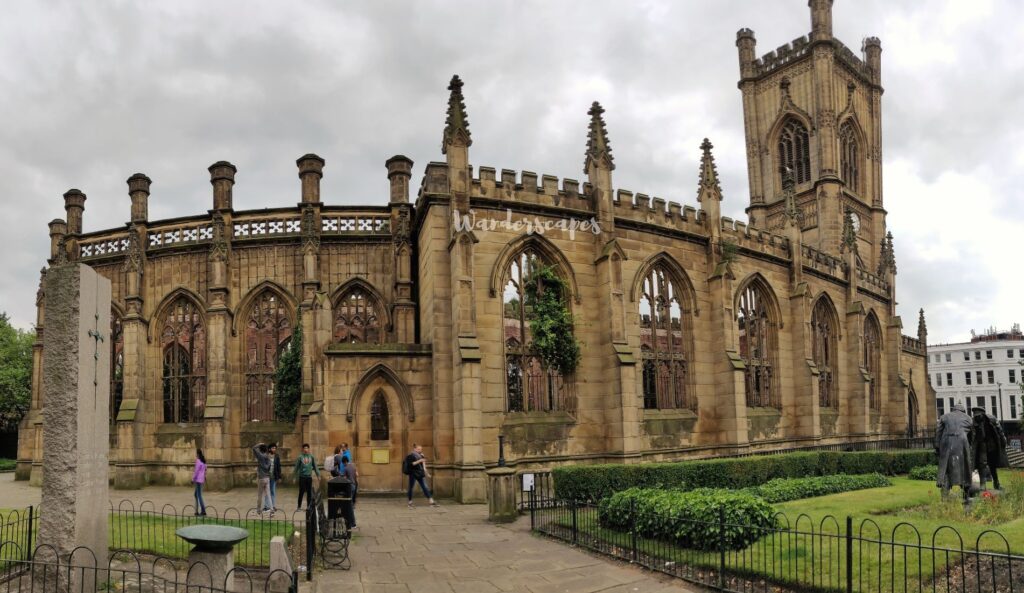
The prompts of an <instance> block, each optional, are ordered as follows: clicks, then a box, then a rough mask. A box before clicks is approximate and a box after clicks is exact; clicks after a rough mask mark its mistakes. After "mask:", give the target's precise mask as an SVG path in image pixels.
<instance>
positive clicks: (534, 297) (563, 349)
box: [523, 266, 580, 376]
mask: <svg viewBox="0 0 1024 593" xmlns="http://www.w3.org/2000/svg"><path fill="white" fill-rule="evenodd" d="M524 289H525V290H524V291H523V292H524V294H525V297H526V302H525V303H524V304H525V305H526V315H527V318H528V319H529V320H530V330H531V333H532V335H533V341H532V342H531V345H530V346H531V349H532V350H534V351H535V352H537V354H538V355H540V357H541V360H543V361H544V366H546V367H547V368H553V369H556V370H558V372H559V373H561V374H562V375H563V376H564V375H569V374H571V373H572V372H573V371H575V370H576V366H577V365H579V362H580V345H579V342H577V341H576V338H575V336H574V335H573V319H572V314H571V313H570V312H569V306H568V303H567V302H566V295H567V294H568V292H569V291H568V287H567V285H566V283H565V280H563V279H562V278H561V277H560V276H559V275H558V274H556V273H555V271H554V269H553V268H552V267H550V266H538V267H537V268H535V269H534V270H533V272H532V273H531V274H530V276H529V277H528V278H527V279H526V283H525V285H524Z"/></svg>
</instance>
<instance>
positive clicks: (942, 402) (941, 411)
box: [935, 397, 946, 417]
mask: <svg viewBox="0 0 1024 593" xmlns="http://www.w3.org/2000/svg"><path fill="white" fill-rule="evenodd" d="M935 404H936V407H937V408H938V412H939V416H940V417H941V416H942V415H943V414H945V413H946V402H945V400H943V399H942V398H941V397H940V398H939V399H937V400H936V401H935Z"/></svg>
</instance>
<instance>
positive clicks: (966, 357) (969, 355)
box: [964, 352, 971, 360]
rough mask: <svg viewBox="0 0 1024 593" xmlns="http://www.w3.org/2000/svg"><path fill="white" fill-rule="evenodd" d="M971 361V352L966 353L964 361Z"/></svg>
mask: <svg viewBox="0 0 1024 593" xmlns="http://www.w3.org/2000/svg"><path fill="white" fill-rule="evenodd" d="M970 359H971V353H970V352H964V360H970Z"/></svg>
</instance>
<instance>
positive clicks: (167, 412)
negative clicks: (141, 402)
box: [160, 296, 206, 423]
mask: <svg viewBox="0 0 1024 593" xmlns="http://www.w3.org/2000/svg"><path fill="white" fill-rule="evenodd" d="M162 327H163V329H162V330H161V332H160V349H161V351H162V352H163V399H164V422H171V423H174V422H197V421H199V420H201V419H202V418H203V411H204V409H205V407H206V327H205V325H204V323H203V317H202V315H201V314H200V313H199V309H198V308H197V307H196V306H195V303H193V302H192V301H191V300H190V299H188V298H187V297H184V296H180V297H178V299H177V300H176V301H174V303H173V305H172V306H171V307H170V308H169V309H168V310H167V313H166V314H165V315H164V319H163V320H162Z"/></svg>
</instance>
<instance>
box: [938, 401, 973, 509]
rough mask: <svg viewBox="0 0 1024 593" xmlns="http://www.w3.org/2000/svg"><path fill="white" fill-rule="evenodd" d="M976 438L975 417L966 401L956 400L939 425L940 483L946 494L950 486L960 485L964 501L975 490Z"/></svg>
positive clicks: (943, 493) (939, 485)
mask: <svg viewBox="0 0 1024 593" xmlns="http://www.w3.org/2000/svg"><path fill="white" fill-rule="evenodd" d="M973 442H974V421H973V420H971V417H970V416H968V415H967V412H966V411H965V410H964V405H963V404H961V403H956V404H953V409H951V410H950V411H949V412H947V413H946V414H943V415H942V418H939V425H938V427H936V429H935V451H936V453H938V455H939V473H938V477H937V479H936V485H937V486H938V487H939V488H941V489H942V496H943V498H945V497H946V496H948V495H949V489H950V488H952V487H953V486H960V489H961V490H962V491H963V495H964V504H966V503H967V500H968V498H969V496H970V492H971V474H972V473H973V471H974V468H973V467H972V466H973V463H972V461H973V457H972V455H971V444H972V443H973Z"/></svg>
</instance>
